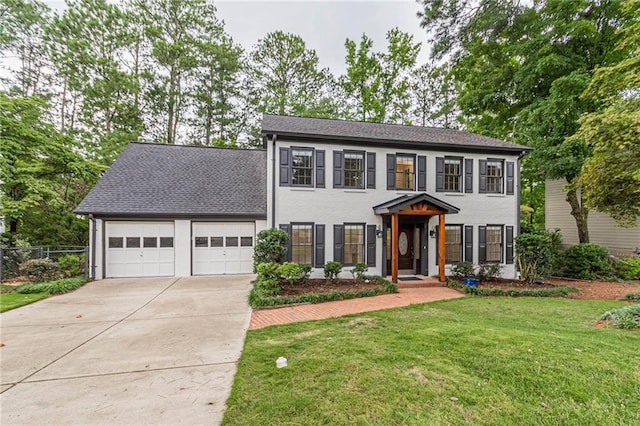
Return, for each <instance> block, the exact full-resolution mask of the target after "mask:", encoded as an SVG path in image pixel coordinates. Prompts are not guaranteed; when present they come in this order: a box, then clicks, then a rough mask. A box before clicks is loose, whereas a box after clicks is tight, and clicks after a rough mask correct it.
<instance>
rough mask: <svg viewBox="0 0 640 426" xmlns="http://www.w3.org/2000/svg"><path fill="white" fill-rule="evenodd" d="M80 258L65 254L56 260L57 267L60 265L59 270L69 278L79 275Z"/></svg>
mask: <svg viewBox="0 0 640 426" xmlns="http://www.w3.org/2000/svg"><path fill="white" fill-rule="evenodd" d="M80 262H81V260H80V256H76V255H75V254H65V255H64V256H60V257H59V258H58V265H60V270H61V271H62V272H63V273H64V274H65V275H67V276H69V277H74V276H76V275H80V273H81V272H82V266H81V263H80Z"/></svg>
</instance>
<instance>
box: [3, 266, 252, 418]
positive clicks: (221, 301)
mask: <svg viewBox="0 0 640 426" xmlns="http://www.w3.org/2000/svg"><path fill="white" fill-rule="evenodd" d="M252 278H253V277H252V276H248V275H244V276H224V277H189V278H144V279H112V280H102V281H96V282H92V283H89V284H87V285H85V286H84V287H82V288H81V289H79V290H77V291H75V292H73V293H70V294H66V295H61V296H55V297H51V298H49V299H46V300H43V301H40V302H37V303H34V304H32V305H28V306H25V307H23V308H19V309H15V310H13V311H9V312H5V313H3V314H1V315H0V321H1V323H2V324H1V331H2V334H1V336H0V341H2V343H4V345H5V346H4V347H2V348H0V359H1V367H0V374H1V377H0V381H1V387H0V392H1V395H0V410H1V415H0V423H1V424H3V425H13V424H34V425H35V424H38V425H41V424H65V425H69V424H82V425H87V424H109V425H113V424H171V425H174V424H190V425H196V424H203V425H204V424H207V425H211V424H218V423H220V421H221V420H222V413H223V411H224V406H225V401H226V399H227V398H228V396H229V392H230V390H231V384H232V382H233V376H234V374H235V372H236V363H237V361H238V358H239V357H240V353H241V352H242V346H243V343H244V337H245V333H246V330H247V328H248V327H249V322H250V319H251V309H250V308H249V307H248V305H247V294H248V292H249V289H250V283H249V282H250V280H251V279H252Z"/></svg>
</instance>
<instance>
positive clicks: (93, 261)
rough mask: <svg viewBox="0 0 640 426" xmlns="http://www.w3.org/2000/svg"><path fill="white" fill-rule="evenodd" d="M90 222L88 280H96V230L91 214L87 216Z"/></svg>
mask: <svg viewBox="0 0 640 426" xmlns="http://www.w3.org/2000/svg"><path fill="white" fill-rule="evenodd" d="M89 220H90V221H91V239H90V242H89V245H90V246H91V270H90V271H89V278H91V279H92V280H95V279H96V235H97V233H98V229H97V228H96V220H95V218H94V217H93V215H92V214H90V215H89Z"/></svg>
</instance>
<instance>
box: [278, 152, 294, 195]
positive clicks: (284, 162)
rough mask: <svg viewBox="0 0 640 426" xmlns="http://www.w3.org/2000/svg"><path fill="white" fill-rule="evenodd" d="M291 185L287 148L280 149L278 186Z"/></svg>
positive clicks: (289, 159)
mask: <svg viewBox="0 0 640 426" xmlns="http://www.w3.org/2000/svg"><path fill="white" fill-rule="evenodd" d="M289 185H291V158H290V155H289V148H280V186H289Z"/></svg>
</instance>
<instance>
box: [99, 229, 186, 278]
mask: <svg viewBox="0 0 640 426" xmlns="http://www.w3.org/2000/svg"><path fill="white" fill-rule="evenodd" d="M173 234H174V226H173V222H107V226H106V235H107V250H106V253H107V257H106V266H107V271H106V272H107V273H106V276H107V277H111V278H117V277H163V276H173V275H174V265H175V260H174V248H173V236H174V235H173Z"/></svg>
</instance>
